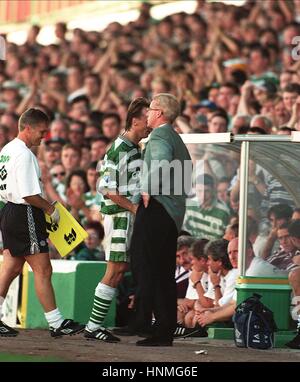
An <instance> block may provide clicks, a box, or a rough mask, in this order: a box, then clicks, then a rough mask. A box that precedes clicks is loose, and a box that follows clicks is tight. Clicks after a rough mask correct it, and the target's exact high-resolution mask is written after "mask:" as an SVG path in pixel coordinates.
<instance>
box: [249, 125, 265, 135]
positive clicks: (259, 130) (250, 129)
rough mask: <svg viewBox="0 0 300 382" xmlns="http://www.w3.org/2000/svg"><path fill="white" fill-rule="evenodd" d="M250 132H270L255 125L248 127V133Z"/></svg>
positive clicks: (262, 133) (263, 133)
mask: <svg viewBox="0 0 300 382" xmlns="http://www.w3.org/2000/svg"><path fill="white" fill-rule="evenodd" d="M249 133H253V134H261V135H266V134H268V133H267V132H266V130H264V129H262V128H261V127H259V126H253V127H250V128H249V129H248V132H247V134H249Z"/></svg>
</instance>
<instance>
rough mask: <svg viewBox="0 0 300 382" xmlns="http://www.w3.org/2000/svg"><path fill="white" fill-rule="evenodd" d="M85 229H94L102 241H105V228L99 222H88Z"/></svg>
mask: <svg viewBox="0 0 300 382" xmlns="http://www.w3.org/2000/svg"><path fill="white" fill-rule="evenodd" d="M84 228H85V229H94V230H95V231H96V232H97V234H98V236H99V239H100V241H102V240H103V239H104V228H103V225H102V224H101V223H100V222H97V221H91V222H88V223H86V224H85V225H84Z"/></svg>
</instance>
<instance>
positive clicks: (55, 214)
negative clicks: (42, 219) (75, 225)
mask: <svg viewBox="0 0 300 382" xmlns="http://www.w3.org/2000/svg"><path fill="white" fill-rule="evenodd" d="M52 207H53V209H54V210H53V211H52V212H51V211H47V212H46V213H47V215H49V216H50V218H51V223H55V224H58V223H59V220H60V214H59V211H58V209H57V208H55V207H54V206H53V205H52Z"/></svg>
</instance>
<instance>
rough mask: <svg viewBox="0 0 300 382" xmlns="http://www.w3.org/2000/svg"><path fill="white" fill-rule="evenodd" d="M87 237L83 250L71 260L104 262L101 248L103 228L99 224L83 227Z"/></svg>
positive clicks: (92, 223) (93, 223)
mask: <svg viewBox="0 0 300 382" xmlns="http://www.w3.org/2000/svg"><path fill="white" fill-rule="evenodd" d="M84 229H85V230H86V231H87V233H88V237H87V238H86V239H85V240H84V244H85V246H84V248H82V249H80V250H79V252H77V253H76V254H75V255H74V256H72V257H71V259H72V260H90V261H105V252H104V250H103V248H102V246H101V242H102V240H103V239H104V228H103V226H102V224H101V223H98V222H90V223H87V224H85V225H84Z"/></svg>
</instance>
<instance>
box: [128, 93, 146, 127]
mask: <svg viewBox="0 0 300 382" xmlns="http://www.w3.org/2000/svg"><path fill="white" fill-rule="evenodd" d="M149 105H150V102H149V101H148V100H147V99H146V98H144V97H138V98H136V99H134V100H133V101H132V102H131V103H130V105H129V107H128V111H127V116H126V123H125V130H126V131H128V130H130V128H131V124H132V120H133V118H140V117H141V115H142V111H143V109H144V108H147V107H149Z"/></svg>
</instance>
